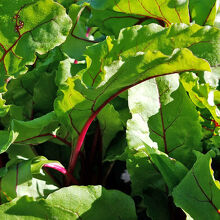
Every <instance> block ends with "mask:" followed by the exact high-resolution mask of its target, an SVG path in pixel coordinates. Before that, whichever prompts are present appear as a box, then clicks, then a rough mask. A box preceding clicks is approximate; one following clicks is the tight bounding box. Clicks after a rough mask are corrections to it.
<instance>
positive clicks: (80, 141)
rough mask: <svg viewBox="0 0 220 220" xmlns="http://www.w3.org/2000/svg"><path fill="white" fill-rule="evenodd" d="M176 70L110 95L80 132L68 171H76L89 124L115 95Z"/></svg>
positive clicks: (151, 77)
mask: <svg viewBox="0 0 220 220" xmlns="http://www.w3.org/2000/svg"><path fill="white" fill-rule="evenodd" d="M185 71H193V70H192V69H190V70H184V71H183V72H185ZM175 73H176V72H172V73H166V74H161V75H157V76H150V77H148V78H146V79H143V80H141V81H139V82H136V83H134V84H131V85H129V86H126V87H125V88H123V89H121V90H119V91H118V92H116V93H115V94H113V95H112V96H111V97H109V98H108V99H107V100H106V101H105V102H104V103H103V104H102V105H101V106H100V107H99V108H98V109H97V110H96V111H95V112H93V113H92V115H91V116H90V117H89V119H88V121H87V122H86V124H85V125H84V127H83V129H82V131H81V132H80V135H79V137H78V139H77V143H76V147H75V149H74V150H73V151H72V153H71V156H70V162H69V168H68V172H69V173H73V171H74V168H75V166H76V162H77V158H78V156H79V153H80V150H81V147H82V144H83V142H84V139H85V136H86V133H87V131H88V129H89V126H90V125H91V123H92V122H93V120H94V119H95V118H96V116H97V115H98V113H99V112H100V111H101V110H102V109H103V108H104V107H105V106H106V105H107V104H108V103H109V102H110V101H111V100H113V99H114V98H115V97H117V96H118V95H119V94H121V93H122V92H124V91H126V90H128V89H130V88H131V87H134V86H136V85H138V84H140V83H142V82H145V81H147V80H149V79H153V78H156V77H160V76H165V75H171V74H175Z"/></svg>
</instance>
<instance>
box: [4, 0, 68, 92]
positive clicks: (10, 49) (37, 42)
mask: <svg viewBox="0 0 220 220" xmlns="http://www.w3.org/2000/svg"><path fill="white" fill-rule="evenodd" d="M9 5H10V7H9ZM0 11H1V16H0V23H1V24H2V26H1V32H0V43H1V44H0V45H1V47H0V57H1V58H0V72H1V74H0V79H1V80H0V82H1V84H0V91H3V86H4V84H5V83H4V82H5V80H6V79H7V78H9V77H10V76H11V77H17V76H18V75H20V74H24V73H25V72H27V67H26V65H30V64H33V63H34V61H35V59H36V55H35V54H36V52H37V53H39V54H45V53H47V52H48V51H49V50H51V49H53V48H54V47H56V46H58V45H60V44H61V43H63V42H64V41H65V39H66V36H67V35H68V33H69V30H70V28H71V20H70V18H69V17H68V16H67V14H66V13H65V9H64V8H63V7H62V6H61V5H59V4H56V3H54V2H53V1H52V0H39V1H37V2H36V1H33V0H26V1H17V2H11V3H10V4H9V2H5V1H4V0H1V2H0Z"/></svg>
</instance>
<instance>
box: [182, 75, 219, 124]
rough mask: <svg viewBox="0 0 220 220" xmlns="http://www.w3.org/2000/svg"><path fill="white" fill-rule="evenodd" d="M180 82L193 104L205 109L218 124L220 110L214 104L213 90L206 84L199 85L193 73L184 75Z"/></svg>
mask: <svg viewBox="0 0 220 220" xmlns="http://www.w3.org/2000/svg"><path fill="white" fill-rule="evenodd" d="M181 82H182V84H183V86H184V88H185V90H186V91H187V92H188V93H189V96H190V98H191V100H192V101H193V103H194V104H195V105H197V106H198V107H199V108H207V109H208V110H209V112H210V113H211V114H212V116H213V118H214V119H215V120H216V122H218V123H220V110H219V109H218V107H217V106H216V105H215V103H214V98H215V95H214V93H215V90H214V89H213V88H212V87H211V86H210V85H209V84H208V83H205V84H200V83H199V77H197V76H196V74H194V73H184V74H183V75H182V76H181Z"/></svg>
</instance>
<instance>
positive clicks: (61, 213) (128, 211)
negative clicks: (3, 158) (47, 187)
mask: <svg viewBox="0 0 220 220" xmlns="http://www.w3.org/2000/svg"><path fill="white" fill-rule="evenodd" d="M32 208H33V209H34V210H31V209H32ZM35 210H37V211H35ZM0 214H1V217H2V218H3V219H6V218H14V217H16V216H20V218H19V219H22V220H23V219H27V217H29V218H28V219H46V218H49V219H55V218H56V219H57V218H58V219H73V220H74V219H85V220H102V219H105V220H112V219H126V220H135V219H137V217H136V213H135V206H134V202H133V200H132V199H131V198H130V197H129V196H127V195H126V194H124V193H122V192H120V191H116V190H106V189H105V188H103V187H101V186H70V187H67V188H62V189H60V190H58V191H56V192H54V193H51V194H50V195H49V196H48V197H47V199H45V200H43V199H41V200H37V201H35V200H34V199H33V198H30V197H27V196H25V197H22V198H20V199H19V200H13V201H12V202H10V203H7V204H4V205H1V206H0Z"/></svg>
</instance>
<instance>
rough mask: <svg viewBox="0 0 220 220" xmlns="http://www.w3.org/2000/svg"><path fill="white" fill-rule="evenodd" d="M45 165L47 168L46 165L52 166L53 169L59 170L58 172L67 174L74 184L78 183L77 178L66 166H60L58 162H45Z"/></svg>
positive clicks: (47, 166)
mask: <svg viewBox="0 0 220 220" xmlns="http://www.w3.org/2000/svg"><path fill="white" fill-rule="evenodd" d="M43 167H44V168H45V167H46V168H52V169H54V170H57V171H58V172H60V173H62V174H64V175H66V176H67V177H68V179H69V180H70V181H71V182H72V183H73V184H76V185H78V182H77V180H76V179H75V178H74V177H73V175H71V174H70V173H68V172H67V170H66V169H65V168H64V167H62V166H60V165H58V164H56V163H48V164H44V165H43Z"/></svg>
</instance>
